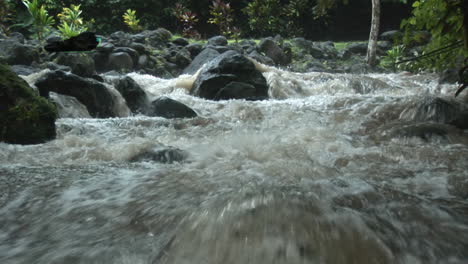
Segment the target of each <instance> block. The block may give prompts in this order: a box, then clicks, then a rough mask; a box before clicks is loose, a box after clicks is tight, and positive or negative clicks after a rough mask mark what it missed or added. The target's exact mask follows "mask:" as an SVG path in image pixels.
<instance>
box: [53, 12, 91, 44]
mask: <svg viewBox="0 0 468 264" xmlns="http://www.w3.org/2000/svg"><path fill="white" fill-rule="evenodd" d="M81 13H82V11H81V10H80V5H71V6H70V7H69V8H68V7H64V8H63V9H62V12H61V13H60V14H58V15H57V16H58V17H59V19H60V25H59V26H58V27H57V29H58V30H59V31H60V34H61V35H62V37H64V38H71V37H74V36H77V35H79V34H80V33H82V32H85V31H86V30H88V27H87V26H86V25H84V23H83V19H82V18H81Z"/></svg>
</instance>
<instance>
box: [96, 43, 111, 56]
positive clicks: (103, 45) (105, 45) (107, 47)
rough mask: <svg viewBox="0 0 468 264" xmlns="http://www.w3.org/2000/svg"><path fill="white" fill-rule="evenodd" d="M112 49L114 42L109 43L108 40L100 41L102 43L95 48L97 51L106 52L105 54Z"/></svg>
mask: <svg viewBox="0 0 468 264" xmlns="http://www.w3.org/2000/svg"><path fill="white" fill-rule="evenodd" d="M114 49H115V46H114V44H112V43H109V42H102V43H101V44H100V45H99V46H98V47H97V48H96V50H97V51H98V52H102V53H107V54H109V53H111V52H112V51H113V50H114Z"/></svg>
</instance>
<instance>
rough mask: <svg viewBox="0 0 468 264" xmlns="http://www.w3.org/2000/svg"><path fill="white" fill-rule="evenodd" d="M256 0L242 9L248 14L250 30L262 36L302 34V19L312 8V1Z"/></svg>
mask: <svg viewBox="0 0 468 264" xmlns="http://www.w3.org/2000/svg"><path fill="white" fill-rule="evenodd" d="M282 2H283V1H280V0H254V1H251V2H250V3H249V4H248V5H247V7H245V8H244V9H243V10H242V11H243V12H244V14H246V15H247V16H248V24H249V27H250V30H251V31H252V32H253V33H254V34H256V35H257V34H258V35H261V36H271V35H276V34H281V35H282V36H285V37H291V36H298V35H302V32H303V28H302V21H301V19H302V18H303V17H304V16H306V15H307V14H308V13H309V10H310V9H311V8H312V7H311V6H310V5H311V3H310V2H311V1H308V0H289V1H287V2H285V3H282Z"/></svg>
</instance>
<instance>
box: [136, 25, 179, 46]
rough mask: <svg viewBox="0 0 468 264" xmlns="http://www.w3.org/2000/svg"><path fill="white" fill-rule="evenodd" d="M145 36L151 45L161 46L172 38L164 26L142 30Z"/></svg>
mask: <svg viewBox="0 0 468 264" xmlns="http://www.w3.org/2000/svg"><path fill="white" fill-rule="evenodd" d="M142 33H143V34H145V35H146V36H147V37H146V39H147V42H148V44H149V45H151V46H153V47H163V46H165V44H166V43H167V42H168V41H169V40H170V39H171V38H172V33H171V32H170V31H169V30H167V29H164V28H158V29H156V30H153V31H145V32H142Z"/></svg>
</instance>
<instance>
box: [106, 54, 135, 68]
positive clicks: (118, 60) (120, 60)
mask: <svg viewBox="0 0 468 264" xmlns="http://www.w3.org/2000/svg"><path fill="white" fill-rule="evenodd" d="M107 68H108V69H109V70H116V71H130V70H131V69H133V59H132V57H131V56H130V55H128V53H126V52H117V53H112V54H110V55H109V63H108V67H107Z"/></svg>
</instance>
